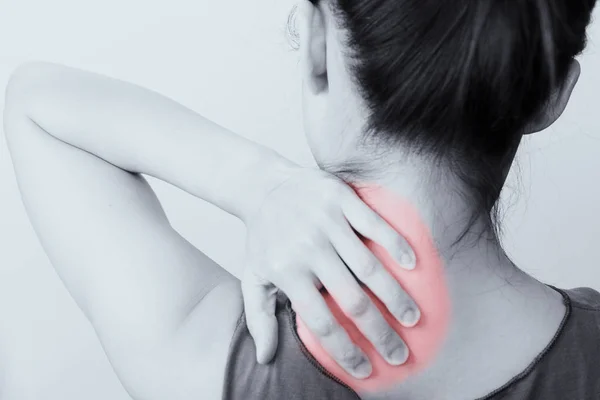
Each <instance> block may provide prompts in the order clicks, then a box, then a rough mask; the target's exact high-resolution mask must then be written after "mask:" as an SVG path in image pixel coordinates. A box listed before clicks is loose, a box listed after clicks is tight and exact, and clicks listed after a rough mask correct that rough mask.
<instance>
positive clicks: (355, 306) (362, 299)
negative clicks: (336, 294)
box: [346, 292, 371, 318]
mask: <svg viewBox="0 0 600 400" xmlns="http://www.w3.org/2000/svg"><path fill="white" fill-rule="evenodd" d="M370 305H371V301H370V300H369V298H368V297H367V295H366V294H364V293H362V292H361V293H359V294H357V295H354V296H352V297H351V298H350V299H349V300H348V304H347V305H346V312H347V313H348V314H350V316H352V317H355V318H356V317H362V316H363V315H365V314H366V313H367V311H368V310H369V308H370Z"/></svg>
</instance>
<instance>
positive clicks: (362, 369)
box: [353, 357, 373, 379]
mask: <svg viewBox="0 0 600 400" xmlns="http://www.w3.org/2000/svg"><path fill="white" fill-rule="evenodd" d="M372 373H373V367H372V366H371V363H370V362H369V360H367V359H366V358H364V357H363V358H362V359H361V360H360V362H359V363H358V365H356V367H355V368H354V373H353V375H354V377H355V378H357V379H365V378H368V377H369V376H370V375H371V374H372Z"/></svg>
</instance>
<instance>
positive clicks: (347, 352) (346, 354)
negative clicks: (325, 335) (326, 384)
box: [336, 346, 362, 368]
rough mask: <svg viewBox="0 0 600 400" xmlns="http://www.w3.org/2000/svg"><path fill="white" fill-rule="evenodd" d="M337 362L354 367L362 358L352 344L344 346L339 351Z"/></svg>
mask: <svg viewBox="0 0 600 400" xmlns="http://www.w3.org/2000/svg"><path fill="white" fill-rule="evenodd" d="M336 358H337V360H338V362H339V363H341V364H342V365H347V366H350V367H352V368H354V367H355V366H356V365H358V364H359V363H360V361H361V360H362V356H361V354H360V352H359V351H358V350H357V349H356V348H355V347H353V346H349V347H346V348H344V349H342V351H340V354H339V356H338V357H336Z"/></svg>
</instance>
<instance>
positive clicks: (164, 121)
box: [6, 63, 293, 219]
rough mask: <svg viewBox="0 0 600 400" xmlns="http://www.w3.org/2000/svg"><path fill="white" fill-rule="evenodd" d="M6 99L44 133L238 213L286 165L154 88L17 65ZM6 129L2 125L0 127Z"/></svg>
mask: <svg viewBox="0 0 600 400" xmlns="http://www.w3.org/2000/svg"><path fill="white" fill-rule="evenodd" d="M6 101H7V103H8V102H21V103H22V107H20V108H15V109H20V110H21V112H23V113H24V114H25V115H24V116H25V117H28V118H30V119H31V120H32V121H34V122H35V123H36V124H37V125H39V126H40V127H41V128H42V129H43V130H44V131H45V132H47V133H48V134H50V135H52V136H54V137H55V138H57V139H59V140H61V141H63V142H65V143H68V144H70V145H72V146H74V147H77V148H79V149H81V150H83V151H86V152H88V153H91V154H94V155H95V156H97V157H99V158H102V159H104V160H106V161H108V162H110V163H111V164H113V165H115V166H117V167H119V168H122V169H124V170H127V171H130V172H134V173H142V174H147V175H150V176H154V177H156V178H158V179H161V180H164V181H166V182H168V183H171V184H173V185H175V186H177V187H179V188H181V189H183V190H185V191H187V192H189V193H191V194H193V195H195V196H197V197H199V198H202V199H204V200H206V201H208V202H211V203H213V204H214V205H216V206H218V207H220V208H222V209H223V210H225V211H227V212H229V213H231V214H233V215H236V216H238V217H240V218H242V219H244V218H245V216H246V215H247V214H248V213H249V212H251V210H253V209H255V208H256V207H257V206H258V205H259V204H260V202H261V201H262V198H263V197H264V195H266V193H267V192H268V191H269V190H271V188H273V187H274V186H276V185H277V184H278V182H280V181H281V180H283V179H285V174H286V172H287V170H288V169H289V168H293V164H292V163H291V162H290V161H288V160H286V159H285V158H283V157H282V156H280V155H279V154H277V153H276V152H274V151H272V150H270V149H268V148H266V147H263V146H260V145H258V144H256V143H254V142H251V141H249V140H247V139H245V138H243V137H241V136H238V135H236V134H234V133H232V132H230V131H228V130H227V129H225V128H223V127H221V126H219V125H217V124H215V123H213V122H211V121H209V120H207V119H205V118H203V117H202V116H200V115H199V114H197V113H195V112H194V111H192V110H190V109H188V108H186V107H184V106H182V105H180V104H178V103H176V102H175V101H173V100H171V99H168V98H167V97H165V96H162V95H160V94H158V93H156V92H153V91H151V90H148V89H144V88H141V87H139V86H136V85H134V84H131V83H127V82H123V81H119V80H116V79H111V78H108V77H105V76H102V75H98V74H94V73H91V72H85V71H82V70H78V69H74V68H69V67H64V66H60V65H56V64H50V63H31V64H27V65H25V66H23V67H21V68H19V69H18V70H17V71H16V72H15V73H14V74H13V76H12V78H11V82H10V83H9V88H8V89H7V99H6ZM7 134H8V132H7Z"/></svg>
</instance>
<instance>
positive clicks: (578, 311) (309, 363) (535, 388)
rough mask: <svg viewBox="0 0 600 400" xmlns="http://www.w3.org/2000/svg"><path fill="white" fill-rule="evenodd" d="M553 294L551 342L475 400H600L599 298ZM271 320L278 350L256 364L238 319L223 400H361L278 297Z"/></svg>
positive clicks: (589, 292) (590, 293)
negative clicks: (320, 357)
mask: <svg viewBox="0 0 600 400" xmlns="http://www.w3.org/2000/svg"><path fill="white" fill-rule="evenodd" d="M553 289H555V290H557V291H558V292H560V293H561V294H562V295H563V299H564V302H565V305H566V307H567V312H566V314H565V317H564V318H563V321H562V323H561V325H560V328H559V329H558V331H557V333H556V335H555V336H554V338H553V339H552V340H551V342H550V343H549V344H548V346H547V347H546V348H545V349H544V350H543V351H542V352H541V353H540V354H539V355H538V356H537V357H536V359H535V360H533V361H532V363H531V364H530V365H529V366H528V367H527V368H526V369H525V370H524V371H523V372H522V373H520V374H519V375H517V376H515V377H514V378H513V379H511V380H510V381H509V382H507V383H506V384H505V385H504V386H502V387H500V388H498V389H496V390H494V391H493V392H492V393H489V394H488V395H487V396H485V397H482V398H480V399H478V400H499V399H503V400H524V399H540V400H600V293H598V292H597V291H595V290H593V289H590V288H577V289H570V290H561V289H558V288H554V287H553ZM276 315H277V319H278V321H279V345H278V348H277V353H276V355H275V358H274V360H273V361H272V362H271V363H270V364H268V365H260V364H258V363H257V362H256V350H255V347H254V341H253V340H252V337H251V336H250V333H249V332H248V327H247V325H246V319H245V315H244V314H242V316H241V317H240V319H239V321H238V325H237V328H236V330H235V333H234V335H233V339H232V342H231V346H230V349H229V355H228V360H227V367H226V370H225V382H224V390H223V400H360V397H359V396H358V394H357V393H355V392H354V391H353V390H352V389H350V388H349V387H348V386H346V385H345V384H344V383H342V382H340V381H339V380H338V379H337V378H335V377H334V376H333V375H331V374H330V373H329V372H328V371H327V370H325V369H324V368H323V367H322V366H321V365H320V364H319V363H318V362H317V361H316V360H315V358H314V357H313V356H312V355H311V354H310V352H309V351H308V350H307V349H306V347H305V346H304V345H303V343H302V341H301V340H300V338H299V337H298V334H297V332H296V316H295V313H294V310H293V309H292V308H291V304H290V302H289V300H287V299H286V298H285V297H284V296H283V295H280V297H279V299H278V302H277V311H276Z"/></svg>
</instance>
